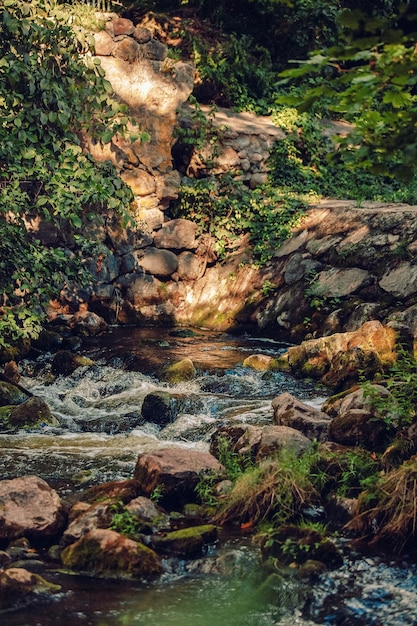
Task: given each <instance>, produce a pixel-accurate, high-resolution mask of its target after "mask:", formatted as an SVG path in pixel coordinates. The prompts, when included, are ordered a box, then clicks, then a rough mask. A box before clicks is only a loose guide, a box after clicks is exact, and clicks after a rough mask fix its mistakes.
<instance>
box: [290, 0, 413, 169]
mask: <svg viewBox="0 0 417 626" xmlns="http://www.w3.org/2000/svg"><path fill="white" fill-rule="evenodd" d="M398 4H399V7H398V11H397V12H395V13H394V14H392V15H390V16H389V17H387V16H384V15H383V16H381V15H377V16H374V17H372V18H371V19H369V16H366V15H365V14H363V13H362V12H360V11H357V10H355V11H345V12H343V13H342V16H341V32H340V35H339V40H338V43H337V45H334V46H332V47H330V48H328V49H325V50H321V51H320V52H315V53H313V54H312V55H311V56H310V58H309V60H308V61H300V62H298V67H297V68H295V69H287V70H285V71H284V72H283V73H282V76H283V77H284V80H285V81H286V82H287V83H288V80H291V81H293V80H298V79H300V78H302V77H306V76H325V77H326V80H325V81H320V82H319V83H317V85H316V86H314V87H312V88H310V89H308V90H307V92H306V93H305V94H304V96H302V97H301V98H300V97H299V96H297V95H290V96H289V97H288V98H287V97H285V96H283V97H281V98H280V99H279V100H280V101H281V102H284V101H285V102H286V103H287V104H296V105H297V106H298V107H299V110H300V111H303V110H307V109H308V108H309V107H311V106H312V105H313V104H314V103H315V102H317V101H318V100H320V99H322V98H326V100H327V101H328V102H330V105H329V108H330V109H332V110H333V111H334V113H335V114H337V115H338V116H340V115H345V116H347V117H348V119H351V120H352V121H354V127H353V128H352V131H351V132H350V133H349V135H348V136H347V137H345V138H344V139H342V140H341V141H340V143H341V145H342V146H343V147H344V150H345V160H346V163H355V164H359V165H360V166H361V167H363V168H369V169H370V170H371V171H372V172H374V173H381V172H382V173H389V174H390V175H393V176H395V177H397V178H399V179H403V180H410V179H411V178H412V176H413V174H414V171H415V161H416V156H417V131H416V128H417V124H416V121H417V94H416V90H415V86H416V80H417V79H416V76H415V71H414V70H415V64H416V54H417V52H416V48H415V40H416V31H417V27H416V21H417V14H416V12H415V9H414V7H413V5H412V4H411V3H408V2H399V3H398Z"/></svg>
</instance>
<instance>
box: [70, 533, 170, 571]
mask: <svg viewBox="0 0 417 626" xmlns="http://www.w3.org/2000/svg"><path fill="white" fill-rule="evenodd" d="M61 560H62V563H63V564H64V565H65V566H66V567H68V568H70V569H72V570H75V571H78V572H82V573H85V574H89V575H92V576H98V577H101V578H116V579H118V578H120V579H125V578H130V579H139V580H148V579H150V578H154V577H156V576H159V575H160V574H161V573H162V571H163V567H162V563H161V560H160V558H159V557H158V555H157V554H156V553H155V552H154V551H153V550H151V549H150V548H148V547H146V546H144V545H143V544H141V543H139V542H137V541H133V539H128V538H127V537H124V536H123V535H121V534H120V533H117V532H115V531H114V530H108V529H102V528H98V529H96V530H91V531H90V532H88V533H86V534H85V535H83V536H82V537H81V538H80V539H78V541H76V542H75V543H73V544H71V545H70V546H68V547H67V548H65V549H64V550H63V551H62V554H61Z"/></svg>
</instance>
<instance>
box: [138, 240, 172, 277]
mask: <svg viewBox="0 0 417 626" xmlns="http://www.w3.org/2000/svg"><path fill="white" fill-rule="evenodd" d="M140 266H141V267H142V269H143V270H144V271H145V272H148V273H150V274H153V275H154V276H158V277H159V278H169V277H170V276H172V274H173V273H174V272H176V271H177V269H178V259H177V257H176V255H175V254H174V253H173V252H171V251H170V250H158V248H153V247H152V246H150V247H149V248H147V249H146V252H145V254H144V255H143V257H142V258H141V259H140Z"/></svg>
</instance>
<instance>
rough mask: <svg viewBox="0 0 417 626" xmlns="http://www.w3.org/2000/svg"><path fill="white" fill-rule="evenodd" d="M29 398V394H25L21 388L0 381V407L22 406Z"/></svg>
mask: <svg viewBox="0 0 417 626" xmlns="http://www.w3.org/2000/svg"><path fill="white" fill-rule="evenodd" d="M29 397H30V394H29V393H25V392H24V391H23V389H22V388H20V387H17V386H16V385H14V384H12V383H9V382H6V381H3V380H0V406H10V405H16V404H22V402H25V401H26V400H28V398H29Z"/></svg>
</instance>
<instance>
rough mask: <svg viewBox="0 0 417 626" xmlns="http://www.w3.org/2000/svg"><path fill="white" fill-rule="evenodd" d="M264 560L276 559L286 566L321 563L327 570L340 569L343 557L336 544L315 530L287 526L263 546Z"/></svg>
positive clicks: (269, 538)
mask: <svg viewBox="0 0 417 626" xmlns="http://www.w3.org/2000/svg"><path fill="white" fill-rule="evenodd" d="M261 550H262V556H263V558H265V559H267V558H270V557H272V558H276V559H278V560H279V561H280V562H281V563H283V564H284V565H290V564H291V563H295V564H296V565H302V564H303V563H305V562H306V561H308V560H313V561H319V562H320V563H323V564H324V565H325V566H326V567H327V568H334V567H340V566H341V565H342V563H343V557H342V555H341V553H340V551H339V550H338V548H337V547H336V546H335V544H334V543H333V542H332V541H331V540H330V539H328V538H327V537H325V536H324V535H322V533H321V532H319V531H317V530H315V529H313V528H308V527H306V528H302V527H300V526H296V525H293V524H285V525H282V526H280V527H279V528H277V529H276V530H275V531H273V532H272V533H271V534H270V535H269V536H268V538H267V539H266V540H265V541H264V544H263V545H262V546H261Z"/></svg>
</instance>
